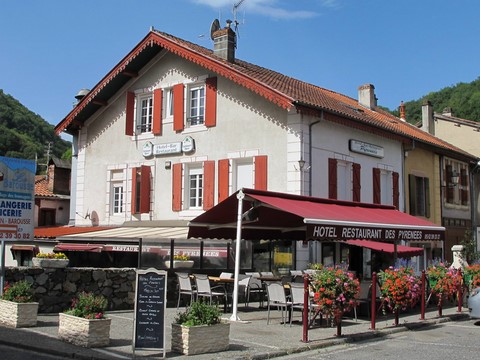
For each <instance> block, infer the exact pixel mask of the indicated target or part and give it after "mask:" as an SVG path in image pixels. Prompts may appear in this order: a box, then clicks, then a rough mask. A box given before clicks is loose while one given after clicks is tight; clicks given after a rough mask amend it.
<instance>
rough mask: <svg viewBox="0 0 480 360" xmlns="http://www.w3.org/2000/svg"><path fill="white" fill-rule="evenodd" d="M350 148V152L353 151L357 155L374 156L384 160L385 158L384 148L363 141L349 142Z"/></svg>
mask: <svg viewBox="0 0 480 360" xmlns="http://www.w3.org/2000/svg"><path fill="white" fill-rule="evenodd" d="M349 147H350V151H353V152H356V153H360V154H364V155H369V156H374V157H377V158H383V156H384V153H383V147H381V146H377V145H373V144H369V143H366V142H363V141H358V140H353V139H351V140H350V141H349Z"/></svg>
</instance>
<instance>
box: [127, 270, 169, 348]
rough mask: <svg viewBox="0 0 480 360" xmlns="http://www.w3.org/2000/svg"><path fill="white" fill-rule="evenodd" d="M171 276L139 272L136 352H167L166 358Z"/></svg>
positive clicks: (157, 271)
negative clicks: (166, 314) (167, 308)
mask: <svg viewBox="0 0 480 360" xmlns="http://www.w3.org/2000/svg"><path fill="white" fill-rule="evenodd" d="M166 290H167V272H166V271H164V270H156V269H153V268H150V269H147V270H137V273H136V285H135V311H134V321H133V322H134V326H133V342H132V347H133V356H134V357H135V349H142V350H163V357H165V308H166V304H167V291H166Z"/></svg>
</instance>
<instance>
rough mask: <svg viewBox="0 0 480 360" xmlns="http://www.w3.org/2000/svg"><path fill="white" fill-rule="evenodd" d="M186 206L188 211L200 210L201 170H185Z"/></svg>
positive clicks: (201, 191) (201, 199)
mask: <svg viewBox="0 0 480 360" xmlns="http://www.w3.org/2000/svg"><path fill="white" fill-rule="evenodd" d="M187 172H188V174H187V182H188V184H187V185H188V186H187V204H188V208H189V209H201V208H202V205H203V169H202V168H200V167H194V168H188V169H187Z"/></svg>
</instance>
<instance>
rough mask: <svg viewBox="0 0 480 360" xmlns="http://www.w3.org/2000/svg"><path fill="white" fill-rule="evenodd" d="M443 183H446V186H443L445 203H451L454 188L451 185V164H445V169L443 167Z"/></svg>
mask: <svg viewBox="0 0 480 360" xmlns="http://www.w3.org/2000/svg"><path fill="white" fill-rule="evenodd" d="M445 174H446V176H445V184H446V185H447V187H446V188H445V189H446V191H445V193H446V201H447V203H449V204H453V198H454V196H455V189H454V187H453V186H452V180H451V179H452V174H453V170H452V165H447V167H446V169H445Z"/></svg>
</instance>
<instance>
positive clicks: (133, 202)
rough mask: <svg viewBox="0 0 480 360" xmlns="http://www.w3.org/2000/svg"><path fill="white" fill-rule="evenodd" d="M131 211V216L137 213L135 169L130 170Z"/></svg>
mask: <svg viewBox="0 0 480 360" xmlns="http://www.w3.org/2000/svg"><path fill="white" fill-rule="evenodd" d="M131 211H132V214H136V213H137V168H133V169H132V198H131Z"/></svg>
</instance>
